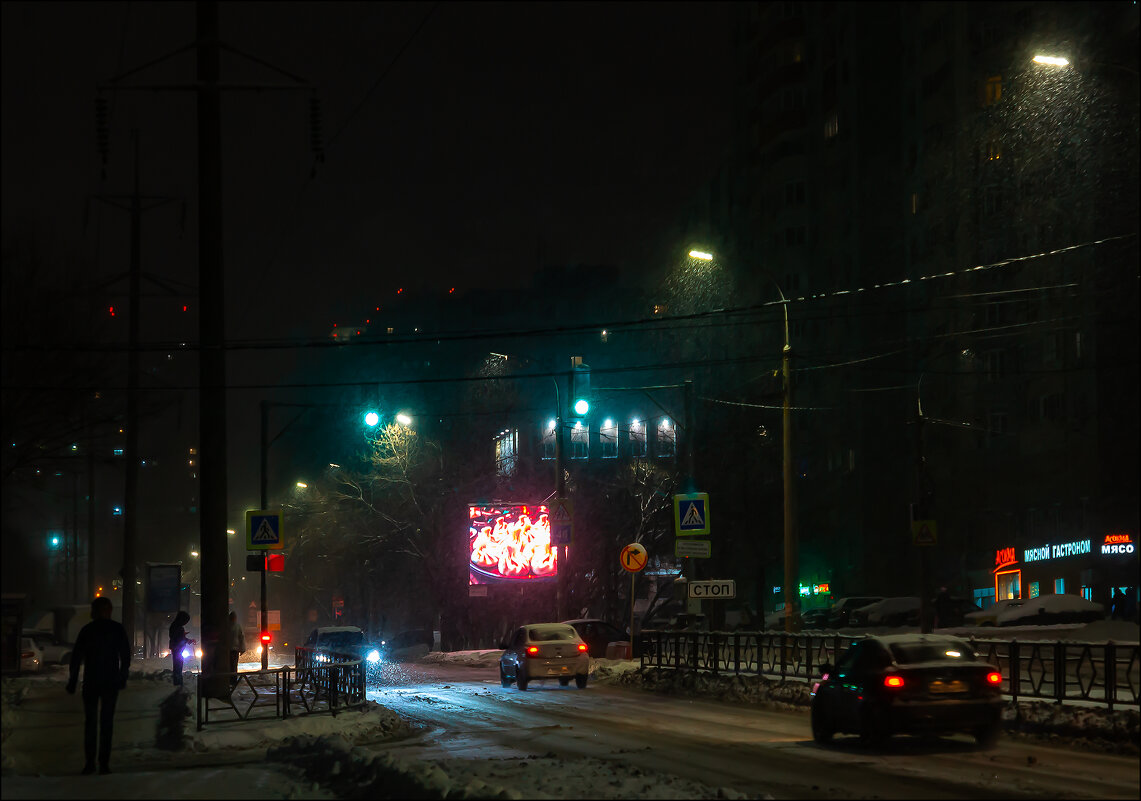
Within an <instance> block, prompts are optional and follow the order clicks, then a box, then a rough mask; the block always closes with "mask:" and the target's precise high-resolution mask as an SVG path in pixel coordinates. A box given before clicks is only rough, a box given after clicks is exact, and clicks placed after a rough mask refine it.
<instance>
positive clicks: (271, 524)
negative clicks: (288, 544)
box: [246, 509, 285, 551]
mask: <svg viewBox="0 0 1141 801" xmlns="http://www.w3.org/2000/svg"><path fill="white" fill-rule="evenodd" d="M284 547H285V538H284V536H283V532H282V529H281V510H280V509H247V510H246V548H247V549H248V550H251V551H265V550H280V549H281V548H284Z"/></svg>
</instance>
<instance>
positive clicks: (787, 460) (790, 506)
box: [777, 285, 800, 633]
mask: <svg viewBox="0 0 1141 801" xmlns="http://www.w3.org/2000/svg"><path fill="white" fill-rule="evenodd" d="M777 291H778V292H780V293H781V302H782V304H783V306H784V349H783V350H782V351H781V376H782V377H783V383H784V401H783V408H782V411H781V430H782V437H781V441H782V454H781V465H782V473H783V479H784V630H785V631H786V632H789V633H792V632H796V631H799V630H800V625H799V622H798V620H797V612H798V611H799V606H800V580H799V577H798V575H797V574H798V569H797V547H798V543H797V539H796V486H795V484H794V481H795V474H794V473H793V464H792V367H791V365H790V362H791V361H792V345H791V344H789V338H788V300H787V299H786V298H785V297H784V292H781V289H780V286H779V285H778V286H777Z"/></svg>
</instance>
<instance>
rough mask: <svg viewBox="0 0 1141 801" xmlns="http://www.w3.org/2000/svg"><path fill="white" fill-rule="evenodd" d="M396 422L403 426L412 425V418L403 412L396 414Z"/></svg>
mask: <svg viewBox="0 0 1141 801" xmlns="http://www.w3.org/2000/svg"><path fill="white" fill-rule="evenodd" d="M396 422H398V423H400V425H402V426H410V425H412V418H411V417H409V416H408V415H406V414H405V413H404V412H401V413H400V414H398V415H396Z"/></svg>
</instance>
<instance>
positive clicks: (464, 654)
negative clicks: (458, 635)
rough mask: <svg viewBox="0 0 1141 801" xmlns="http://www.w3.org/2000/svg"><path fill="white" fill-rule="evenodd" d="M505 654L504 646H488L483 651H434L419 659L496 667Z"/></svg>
mask: <svg viewBox="0 0 1141 801" xmlns="http://www.w3.org/2000/svg"><path fill="white" fill-rule="evenodd" d="M501 656H503V649H502V648H487V649H484V650H481V651H432V652H431V653H429V654H426V655H425V656H424V657H422V658H421V659H419V660H418V661H420V662H424V663H426V664H429V665H432V664H440V663H444V662H446V663H448V664H449V665H464V666H466V667H494V666H495V665H498V664H499V657H501Z"/></svg>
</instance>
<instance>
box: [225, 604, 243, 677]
mask: <svg viewBox="0 0 1141 801" xmlns="http://www.w3.org/2000/svg"><path fill="white" fill-rule="evenodd" d="M229 636H230V672H231V673H233V674H234V675H233V676H231V677H230V689H231V690H232V689H234V688H235V687H237V686H238V657H240V656H241V655H242V652H243V651H245V650H246V633H245V632H244V631H243V630H242V626H241V624H240V623H238V613H237V612H230V634H229Z"/></svg>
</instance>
